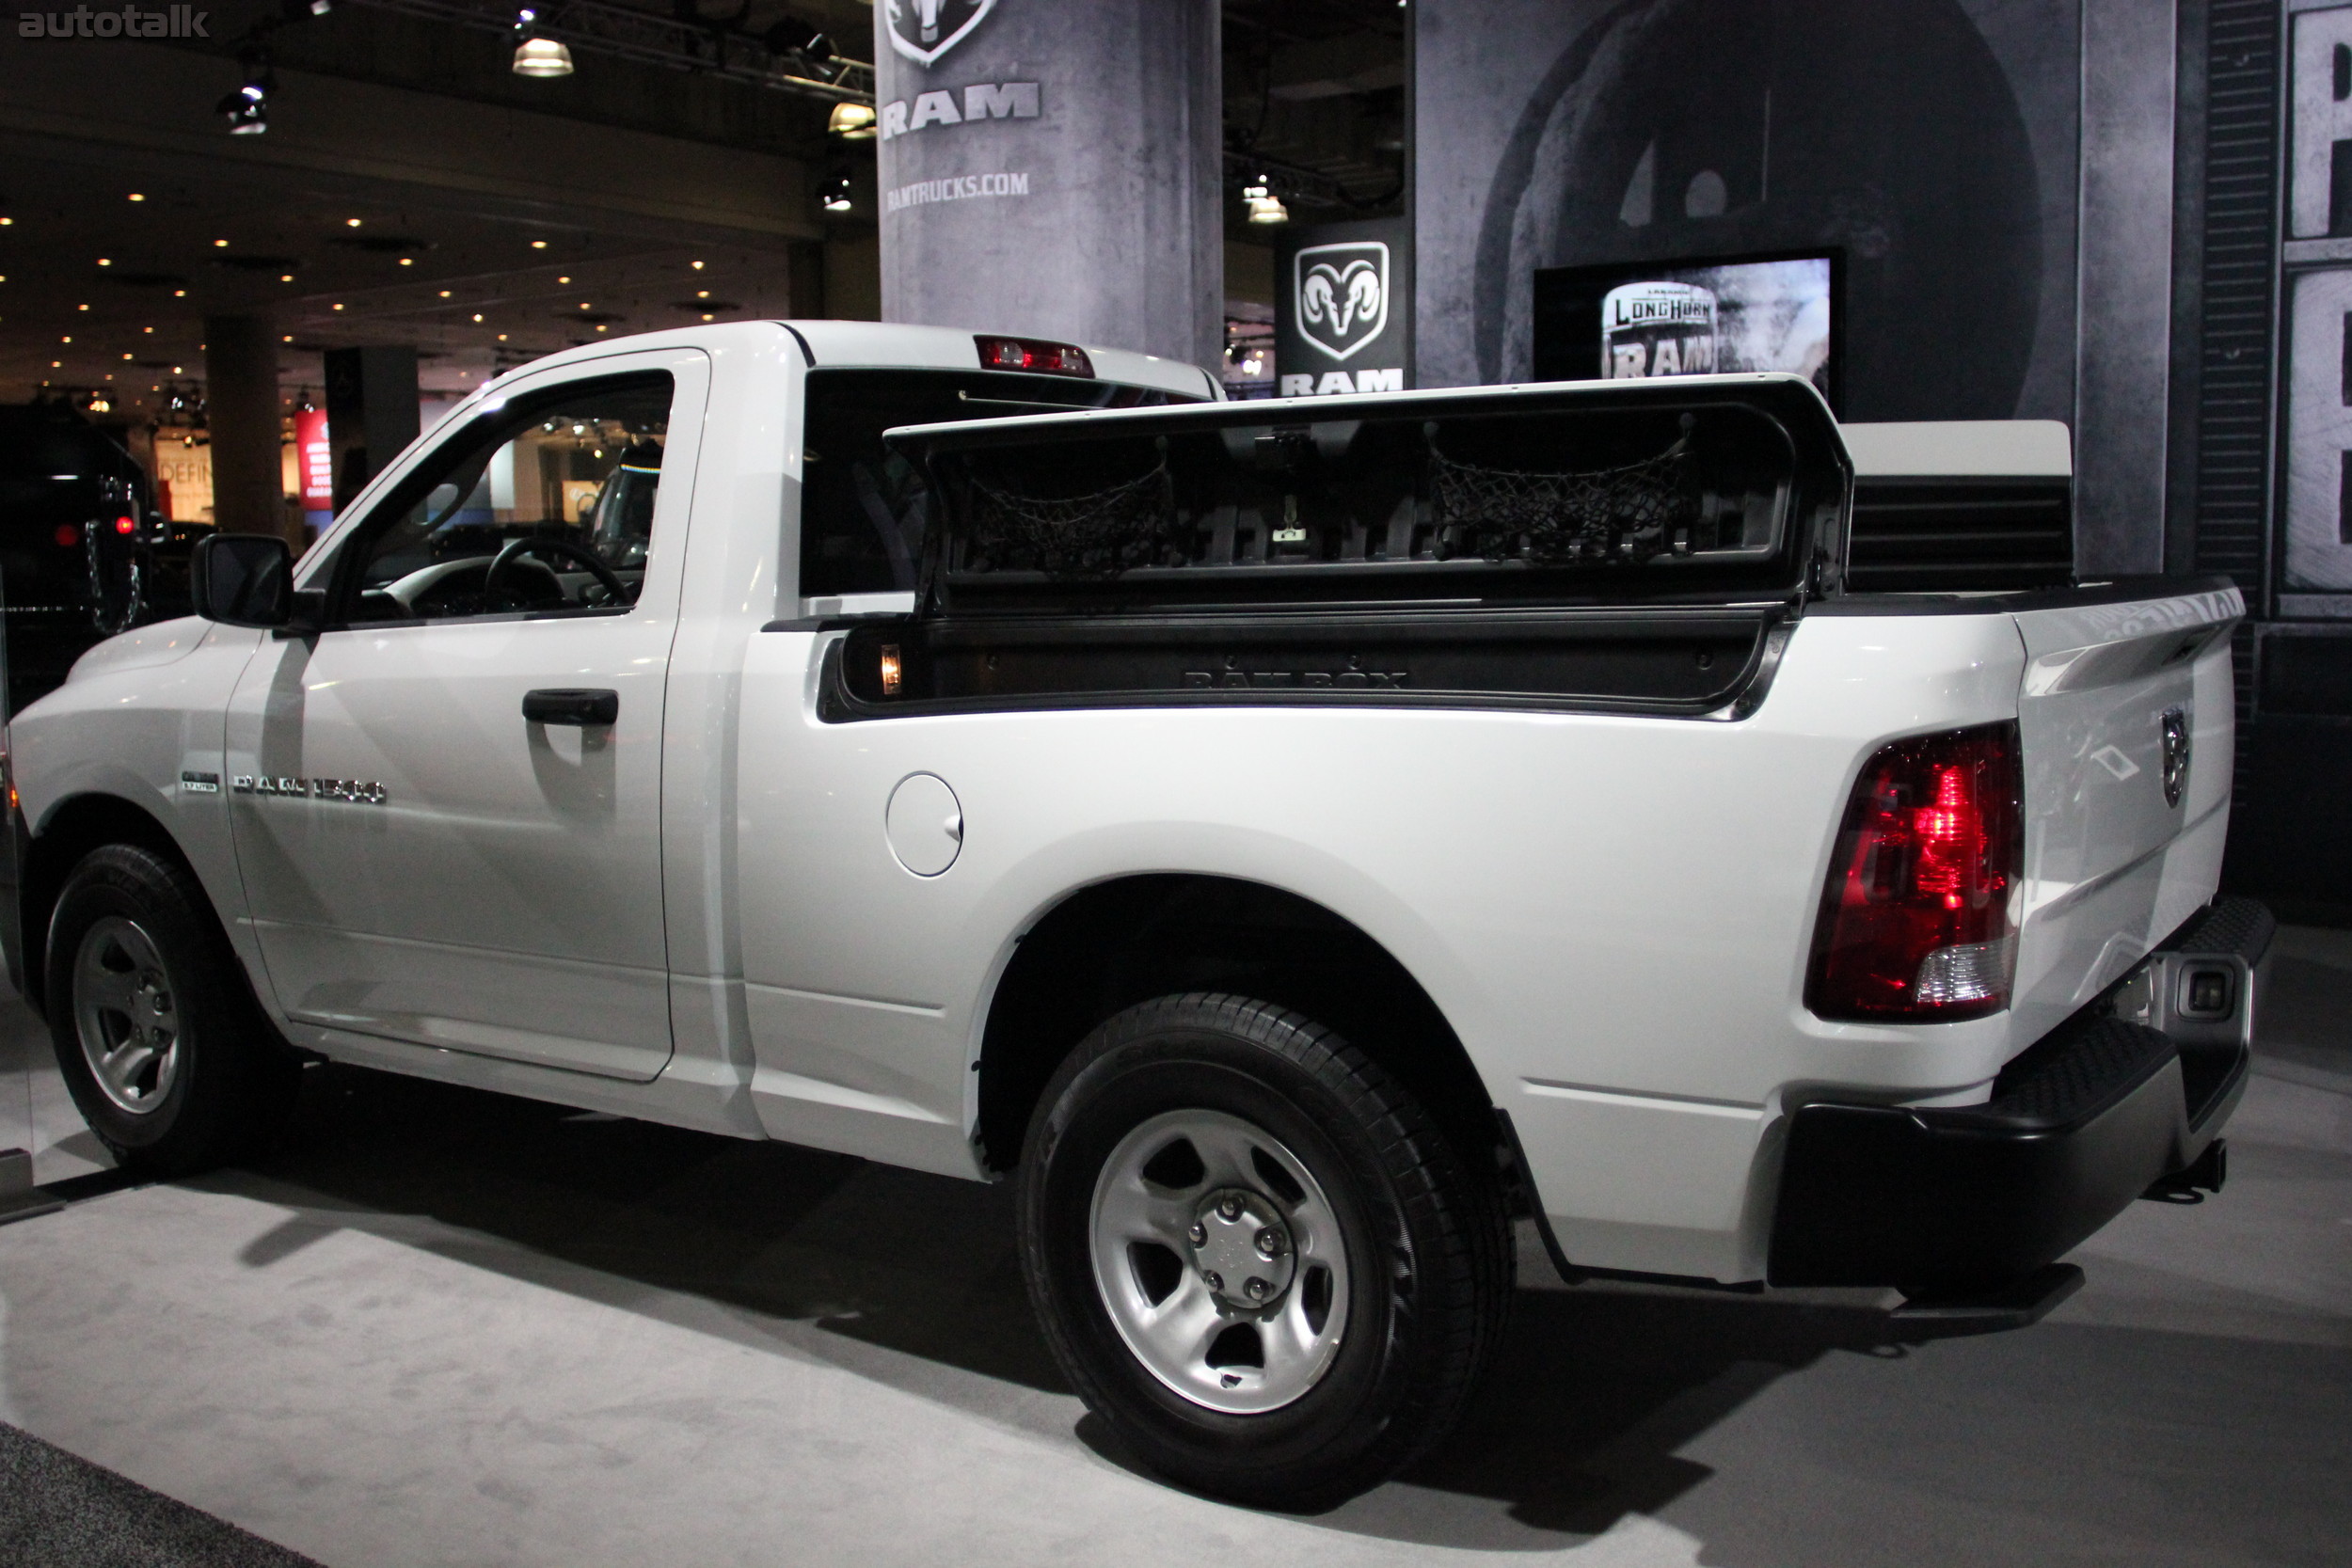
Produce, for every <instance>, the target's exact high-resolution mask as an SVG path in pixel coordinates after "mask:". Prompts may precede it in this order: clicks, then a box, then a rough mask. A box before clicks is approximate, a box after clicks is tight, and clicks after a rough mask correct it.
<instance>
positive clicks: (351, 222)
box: [343, 218, 359, 229]
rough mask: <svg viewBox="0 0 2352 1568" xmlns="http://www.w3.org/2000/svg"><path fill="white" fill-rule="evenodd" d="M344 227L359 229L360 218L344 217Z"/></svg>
mask: <svg viewBox="0 0 2352 1568" xmlns="http://www.w3.org/2000/svg"><path fill="white" fill-rule="evenodd" d="M343 227H344V228H345V229H357V228H358V227H359V220H358V218H345V219H343Z"/></svg>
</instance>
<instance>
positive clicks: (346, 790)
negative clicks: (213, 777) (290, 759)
mask: <svg viewBox="0 0 2352 1568" xmlns="http://www.w3.org/2000/svg"><path fill="white" fill-rule="evenodd" d="M182 783H183V784H185V783H186V780H185V779H184V778H183V780H182ZM229 788H230V793H232V794H236V795H285V796H292V797H294V798H295V799H297V800H342V801H346V802H348V803H350V804H352V805H355V806H380V805H382V804H383V803H384V802H385V801H386V800H389V799H391V795H390V792H389V791H388V790H387V789H386V788H385V787H384V786H383V785H382V784H379V783H377V782H375V781H374V780H373V779H369V780H359V779H289V778H283V777H273V776H271V775H269V774H265V773H264V774H254V773H239V774H238V775H236V776H235V777H234V778H232V779H230V781H229Z"/></svg>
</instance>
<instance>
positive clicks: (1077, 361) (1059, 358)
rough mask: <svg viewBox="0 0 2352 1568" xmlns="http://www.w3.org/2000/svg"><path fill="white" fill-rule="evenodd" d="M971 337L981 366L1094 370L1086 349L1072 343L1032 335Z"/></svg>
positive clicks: (1035, 370) (1045, 371)
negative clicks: (977, 347) (1026, 336)
mask: <svg viewBox="0 0 2352 1568" xmlns="http://www.w3.org/2000/svg"><path fill="white" fill-rule="evenodd" d="M973 341H975V342H977V344H978V345H979V349H980V369H982V370H984V371H1028V372H1033V373H1042V374H1045V375H1085V376H1090V375H1092V374H1093V373H1094V364H1093V362H1092V361H1091V360H1089V358H1087V351H1086V350H1084V349H1082V348H1080V347H1078V346H1077V345H1076V344H1075V343H1047V342H1041V341H1038V340H1036V339H1034V338H977V339H975V340H973Z"/></svg>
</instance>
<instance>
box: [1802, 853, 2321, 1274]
mask: <svg viewBox="0 0 2352 1568" xmlns="http://www.w3.org/2000/svg"><path fill="white" fill-rule="evenodd" d="M2274 929H2275V927H2274V925H2273V923H2272V921H2271V919H2270V916H2269V913H2268V911H2265V910H2264V909H2263V908H2262V907H2261V906H2260V905H2259V904H2255V903H2253V902H2252V901H2251V900H2248V899H2236V898H2233V899H2224V900H2222V901H2221V902H2220V903H2217V904H2215V905H2213V906H2211V907H2210V908H2208V909H2207V910H2206V911H2203V912H2202V913H2201V914H2200V916H2199V917H2198V918H2197V919H2196V920H2193V921H2191V922H2190V923H2189V925H2188V926H2187V927H2185V928H2184V929H2183V931H2182V932H2181V933H2180V934H2179V935H2177V936H2175V937H2174V938H2173V939H2172V941H2170V942H2167V943H2166V944H2165V945H2164V947H2163V948H2161V949H2159V950H2158V952H2157V953H2156V954H2154V955H2152V956H2151V959H2150V962H2149V964H2148V965H2147V966H2145V970H2146V972H2147V973H2149V974H2153V975H2155V976H2156V977H2157V984H2156V986H2154V987H2153V988H2152V987H2147V986H2139V987H2137V989H2136V988H2135V984H2134V983H2133V982H2127V983H2126V985H2125V986H2124V987H2122V988H2119V990H2117V991H2116V992H2113V993H2110V996H2109V997H2108V998H2107V999H2104V1000H2103V1001H2102V1003H2101V1004H2099V1005H2098V1006H2095V1007H2093V1008H2091V1009H2088V1010H2086V1012H2084V1013H2080V1014H2077V1015H2076V1016H2075V1017H2074V1018H2073V1019H2071V1020H2069V1021H2068V1022H2066V1023H2065V1024H2063V1025H2061V1026H2060V1027H2059V1028H2058V1030H2056V1031H2054V1032H2053V1033H2052V1034H2050V1035H2049V1036H2047V1037H2044V1038H2043V1039H2042V1040H2041V1041H2039V1042H2037V1043H2036V1044H2035V1045H2034V1046H2033V1047H2032V1048H2031V1049H2029V1050H2027V1051H2026V1052H2025V1053H2023V1054H2021V1055H2019V1056H2018V1057H2017V1058H2016V1059H2015V1060H2014V1061H2012V1062H2010V1065H2009V1066H2008V1068H2006V1069H2003V1071H2002V1073H2001V1076H2000V1078H1999V1079H1998V1080H1996V1081H1995V1083H1994V1092H1993V1097H1992V1099H1991V1100H1990V1101H1987V1102H1986V1103H1984V1104H1982V1105H1969V1106H1962V1107H1954V1108H1949V1109H1933V1110H1930V1109H1918V1108H1913V1107H1905V1106H1895V1105H1873V1104H1857V1103H1840V1102H1837V1101H1816V1102H1813V1103H1808V1104H1805V1105H1803V1106H1801V1107H1799V1108H1798V1109H1797V1110H1795V1111H1794V1112H1793V1113H1792V1114H1791V1115H1790V1117H1789V1120H1788V1145H1787V1148H1786V1151H1785V1154H1784V1158H1783V1162H1782V1168H1781V1182H1780V1197H1779V1203H1778V1206H1777V1208H1776V1210H1775V1212H1774V1215H1773V1223H1772V1251H1771V1260H1770V1263H1769V1265H1768V1275H1769V1277H1770V1279H1771V1281H1772V1283H1773V1284H1774V1285H1891V1286H1897V1287H1899V1288H1903V1289H1906V1290H1911V1291H1952V1290H1963V1289H1970V1288H1976V1287H1980V1286H1984V1285H1987V1284H1993V1283H1998V1282H2001V1281H2005V1280H2010V1279H2014V1278H2016V1277H2018V1276H2020V1275H2025V1274H2026V1273H2028V1272H2030V1271H2032V1270H2034V1269H2037V1268H2039V1267H2041V1266H2042V1264H2044V1263H2048V1262H2050V1261H2052V1260H2053V1259H2057V1258H2058V1256H2060V1255H2061V1254H2063V1253H2065V1252H2067V1251H2070V1250H2071V1249H2072V1248H2074V1246H2075V1245H2076V1244H2077V1243H2080V1242H2081V1241H2083V1239H2084V1238H2086V1237H2088V1236H2089V1235H2090V1233H2091V1232H2093V1231H2095V1230H2097V1229H2098V1228H2099V1227H2101V1226H2103V1225H2105V1224H2106V1222H2107V1221H2108V1220H2110V1219H2113V1218H2114V1217H2115V1216H2116V1215H2117V1214H2118V1213H2120V1212H2122V1211H2123V1209H2124V1208H2126V1207H2127V1206H2128V1205H2129V1204H2130V1203H2131V1201H2132V1200H2133V1199H2134V1198H2136V1197H2137V1196H2140V1195H2141V1194H2142V1193H2144V1192H2146V1191H2147V1190H2148V1189H2149V1188H2150V1187H2152V1186H2153V1185H2155V1184H2156V1183H2157V1182H2159V1181H2161V1180H2163V1179H2164V1178H2166V1177H2167V1176H2169V1175H2171V1174H2172V1173H2174V1172H2178V1171H2181V1170H2183V1169H2185V1167H2187V1166H2188V1165H2189V1164H2192V1163H2193V1162H2195V1161H2196V1160H2198V1159H2199V1157H2200V1156H2201V1155H2202V1154H2203V1153H2204V1152H2205V1150H2206V1149H2207V1148H2209V1147H2210V1146H2211V1145H2212V1144H2213V1142H2214V1140H2215V1138H2216V1137H2217V1134H2218V1133H2219V1132H2220V1130H2221V1127H2222V1124H2223V1123H2224V1122H2225V1121H2227V1120H2228V1118H2229V1115H2230V1112H2231V1111H2232V1110H2233V1108H2234V1107H2235V1106H2236V1104H2237V1101H2238V1098H2239V1096H2240V1095H2241V1094H2243V1093H2244V1092H2245V1086H2246V1074H2247V1069H2248V1064H2249V1054H2248V1049H2247V1041H2248V1039H2249V1038H2250V1030H2251V1019H2252V1007H2253V1005H2254V1001H2255V999H2256V997H2257V996H2258V994H2259V992H2260V989H2261V988H2260V984H2259V981H2258V980H2257V978H2256V975H2257V973H2258V971H2259V969H2260V966H2261V964H2262V960H2263V958H2264V956H2265V953H2266V952H2267V950H2268V948H2269V944H2270V938H2271V934H2272V932H2273V930H2274ZM2214 967H2223V968H2228V969H2230V971H2231V972H2232V973H2233V974H2234V975H2235V976H2237V982H2236V984H2237V989H2236V993H2235V996H2234V1004H2235V1007H2236V1009H2238V1012H2236V1013H2233V1016H2232V1018H2231V1019H2229V1020H2215V1019H2210V1018H2200V1019H2197V1020H2195V1021H2193V1022H2192V1021H2185V1020H2176V1019H2175V1018H2174V1017H2173V1016H2172V1014H2171V1012H2170V1011H2169V1010H2168V1008H2167V1007H2166V1006H2163V1005H2162V1004H2161V1003H2159V1004H2158V1005H2155V1006H2149V1005H2145V1004H2141V1003H2135V1002H2134V1001H2132V1000H2131V999H2132V998H2134V997H2136V996H2139V995H2141V994H2143V993H2144V992H2147V991H2150V990H2154V991H2156V992H2158V993H2159V994H2160V995H2169V992H2164V991H2163V990H2162V988H2163V987H2165V986H2174V987H2178V986H2181V985H2185V976H2186V975H2187V974H2189V973H2190V972H2192V971H2195V972H2199V973H2203V972H2206V971H2208V970H2210V969H2211V968H2214ZM2135 980H2136V981H2137V976H2136V977H2135ZM2119 1002H2121V1003H2122V1008H2121V1010H2122V1013H2123V1014H2124V1016H2118V1013H2119V1007H2118V1004H2119ZM2208 1010H2210V1009H2208ZM2150 1019H2153V1020H2155V1021H2158V1022H2165V1023H2168V1024H2170V1025H2172V1027H2171V1028H2170V1030H2169V1031H2168V1030H2167V1029H2164V1028H2157V1027H2153V1026H2152V1025H2151V1023H2150V1022H2143V1021H2145V1020H2150Z"/></svg>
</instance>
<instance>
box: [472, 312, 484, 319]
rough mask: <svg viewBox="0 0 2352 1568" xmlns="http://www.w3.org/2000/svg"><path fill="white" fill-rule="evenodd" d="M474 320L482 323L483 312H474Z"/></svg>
mask: <svg viewBox="0 0 2352 1568" xmlns="http://www.w3.org/2000/svg"><path fill="white" fill-rule="evenodd" d="M473 319H474V320H476V321H480V320H481V319H482V312H481V311H479V310H476V311H475V312H474V315H473Z"/></svg>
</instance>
